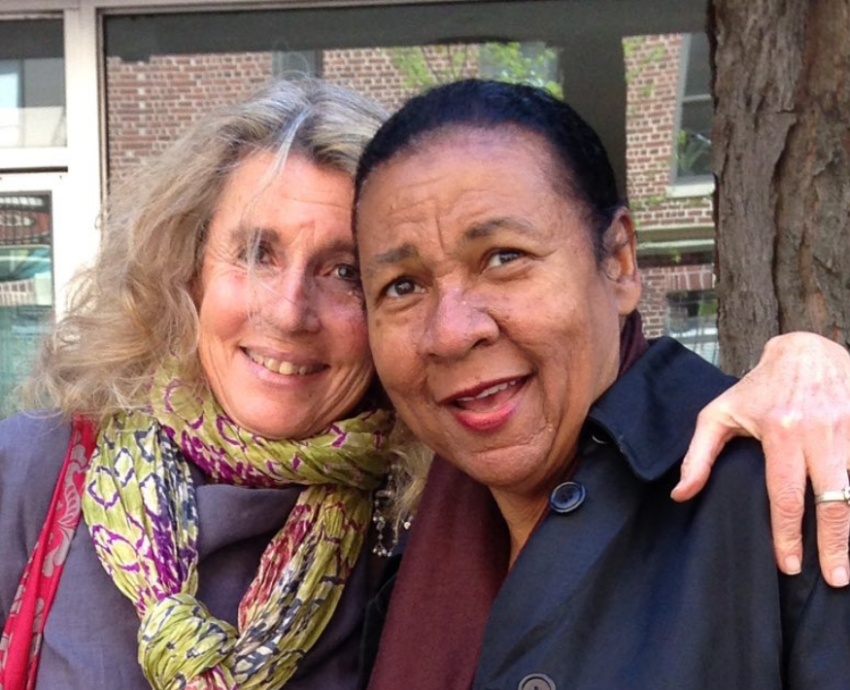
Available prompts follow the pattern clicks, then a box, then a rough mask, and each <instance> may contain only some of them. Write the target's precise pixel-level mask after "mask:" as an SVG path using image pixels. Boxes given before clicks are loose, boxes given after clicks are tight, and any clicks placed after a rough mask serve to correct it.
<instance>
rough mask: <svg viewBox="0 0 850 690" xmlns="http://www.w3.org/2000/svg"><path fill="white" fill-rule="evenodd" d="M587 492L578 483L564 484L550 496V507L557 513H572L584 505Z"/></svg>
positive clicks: (556, 488)
mask: <svg viewBox="0 0 850 690" xmlns="http://www.w3.org/2000/svg"><path fill="white" fill-rule="evenodd" d="M586 495H587V491H585V488H584V486H583V485H582V484H579V483H578V482H564V483H563V484H559V485H558V486H556V487H555V489H554V490H553V491H552V493H551V494H549V507H550V508H551V509H552V510H554V511H555V512H556V513H572V512H573V511H574V510H575V509H576V508H578V507H579V506H580V505H581V504H582V503H584V498H585V496H586Z"/></svg>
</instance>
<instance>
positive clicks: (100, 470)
mask: <svg viewBox="0 0 850 690" xmlns="http://www.w3.org/2000/svg"><path fill="white" fill-rule="evenodd" d="M391 426H392V417H391V415H390V413H389V412H386V411H373V412H367V413H364V414H360V415H358V416H356V417H353V418H351V419H347V420H344V421H340V422H337V423H335V424H333V425H331V426H330V427H329V428H328V429H326V430H325V431H323V432H321V433H320V434H318V435H316V436H314V437H312V438H309V439H301V440H297V441H273V440H268V439H265V438H261V437H259V436H257V435H255V434H253V433H251V432H249V431H247V430H246V429H243V428H240V427H239V426H238V425H237V424H236V423H235V422H234V421H233V420H231V419H230V418H229V417H227V415H225V413H224V412H223V411H222V410H221V408H220V407H219V406H218V404H217V403H216V402H215V400H214V398H213V396H212V395H211V394H204V395H200V396H199V395H197V394H196V393H194V392H193V391H191V390H190V389H189V388H188V387H187V386H185V385H183V384H182V383H181V381H180V379H179V378H178V377H176V376H174V375H172V374H169V373H168V372H167V371H163V372H161V373H160V374H159V376H158V378H157V381H156V383H155V385H154V386H153V394H152V403H151V409H150V410H149V412H147V413H146V412H129V413H124V414H119V415H116V416H115V417H114V418H113V419H112V420H111V421H110V422H109V423H108V424H106V425H105V426H104V427H103V428H102V429H101V431H100V436H99V438H98V446H97V449H96V450H95V452H94V454H93V457H92V461H91V464H90V466H89V469H88V474H87V477H86V486H85V492H84V495H83V499H82V501H83V514H84V517H85V521H86V523H87V524H88V527H89V532H90V534H91V537H92V540H93V542H94V545H95V550H96V552H97V555H98V558H99V559H100V561H101V563H102V564H103V566H104V568H105V569H106V571H107V573H109V575H110V577H111V578H112V579H113V581H114V582H115V584H116V586H117V587H118V588H119V590H120V591H121V592H122V593H123V594H124V595H125V596H126V597H128V598H129V599H130V600H131V601H132V602H133V604H134V606H135V607H136V611H137V612H138V614H139V618H140V619H141V625H140V628H139V663H140V664H141V666H142V669H143V671H144V673H145V677H146V678H147V679H148V682H150V684H151V686H152V687H153V688H155V689H156V690H176V689H177V688H190V689H194V690H222V689H225V688H226V689H228V690H230V689H233V688H240V689H241V690H250V689H254V688H258V689H259V688H262V689H266V688H280V687H281V686H283V685H284V684H285V683H286V681H287V680H288V679H289V678H290V677H291V676H292V674H293V673H294V672H295V670H296V668H297V666H298V663H299V661H300V659H301V658H302V657H303V656H304V654H305V653H306V652H307V651H308V650H309V649H310V648H311V647H312V646H313V644H314V643H315V642H316V640H317V639H318V637H319V636H320V635H321V633H322V631H323V630H324V628H325V626H326V625H327V623H328V621H329V620H330V618H331V616H332V615H333V612H334V609H335V608H336V605H337V602H338V601H339V598H340V595H341V594H342V590H343V587H344V586H345V582H346V578H347V577H348V575H349V573H350V572H351V570H352V568H353V567H354V564H355V562H356V561H357V558H358V555H359V554H360V551H361V547H362V545H363V541H364V538H365V534H366V531H367V528H368V525H369V521H370V517H371V491H372V490H373V489H374V488H375V487H376V486H377V485H378V484H379V483H380V481H381V479H382V477H383V474H384V472H385V470H386V468H387V464H388V453H387V450H386V448H385V447H384V443H383V441H384V438H385V436H386V434H387V433H388V432H389V430H390V428H391ZM187 460H188V461H189V462H192V463H194V464H195V465H197V466H198V467H199V468H200V469H201V470H202V471H203V472H204V473H205V474H206V475H207V476H208V477H209V478H210V479H211V480H212V481H216V482H222V483H228V484H239V485H245V486H252V487H283V486H291V485H293V484H300V485H306V487H307V488H305V489H304V490H303V491H302V492H301V494H300V497H299V499H298V502H297V503H296V505H295V507H294V508H293V509H292V512H291V513H290V515H289V518H288V519H287V522H286V524H285V525H284V526H283V528H282V529H281V530H280V532H279V533H278V534H277V535H276V536H275V537H274V539H273V540H272V541H271V543H270V544H269V546H268V547H267V548H266V550H265V552H264V554H263V556H262V559H261V562H260V566H259V569H258V571H257V574H256V577H255V579H254V581H253V583H252V584H251V586H250V587H249V589H248V592H247V593H246V594H245V596H244V598H243V599H242V602H241V604H240V607H239V615H238V629H234V627H233V626H231V625H230V624H229V623H227V622H225V621H222V620H219V619H217V618H214V617H212V616H211V614H210V613H209V611H208V610H207V609H206V607H205V606H204V605H203V604H202V603H201V602H200V601H198V600H197V599H196V598H195V593H196V592H197V586H198V572H197V563H198V551H197V542H198V514H197V505H196V501H195V491H194V487H193V484H192V477H191V474H190V472H189V465H188V462H187Z"/></svg>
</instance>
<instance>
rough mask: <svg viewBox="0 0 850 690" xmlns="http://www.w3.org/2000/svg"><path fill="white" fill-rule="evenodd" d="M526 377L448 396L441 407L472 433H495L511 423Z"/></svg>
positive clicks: (492, 383)
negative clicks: (507, 423) (446, 407)
mask: <svg viewBox="0 0 850 690" xmlns="http://www.w3.org/2000/svg"><path fill="white" fill-rule="evenodd" d="M528 378H529V377H528V376H520V377H517V378H513V379H508V380H502V381H496V382H487V383H484V384H482V385H481V386H476V387H475V388H473V389H470V390H467V391H463V392H462V393H460V394H457V395H454V396H451V397H450V398H448V399H447V400H445V401H444V403H447V404H448V406H449V409H450V410H451V411H452V413H453V414H454V416H455V418H456V419H457V420H458V422H460V423H461V424H462V425H463V426H465V427H466V428H468V429H470V430H472V431H494V430H495V429H497V428H499V427H500V426H502V425H503V424H504V423H505V422H507V421H508V419H510V417H511V416H512V415H513V413H514V411H515V410H516V408H517V406H518V405H519V392H520V391H521V390H522V388H523V385H524V384H525V382H526V381H527V380H528Z"/></svg>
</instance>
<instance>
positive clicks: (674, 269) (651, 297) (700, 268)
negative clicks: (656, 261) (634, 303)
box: [639, 263, 714, 338]
mask: <svg viewBox="0 0 850 690" xmlns="http://www.w3.org/2000/svg"><path fill="white" fill-rule="evenodd" d="M641 279H642V280H643V296H642V297H641V302H640V305H639V309H640V312H641V316H643V326H644V332H645V333H646V335H647V337H648V338H655V337H657V336H659V335H662V334H663V333H664V330H665V325H666V316H667V294H668V293H670V292H677V291H680V290H711V289H713V288H714V266H713V265H712V264H705V263H702V264H686V265H682V266H653V267H650V268H644V269H642V270H641Z"/></svg>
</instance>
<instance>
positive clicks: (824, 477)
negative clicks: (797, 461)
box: [806, 427, 850, 587]
mask: <svg viewBox="0 0 850 690" xmlns="http://www.w3.org/2000/svg"><path fill="white" fill-rule="evenodd" d="M834 430H835V432H836V433H828V432H824V435H825V438H824V439H823V443H825V444H828V447H829V448H830V450H831V452H830V451H827V450H824V451H823V452H822V454H820V455H815V456H809V454H808V452H807V453H806V455H807V460H809V462H808V465H809V473H810V475H811V480H812V488H813V490H814V493H815V496H817V495H818V494H821V493H824V492H825V491H841V490H842V489H843V488H844V487H845V486H847V482H848V479H847V461H848V458H849V457H850V435H848V434H844V433H843V429H841V428H840V427H839V428H835V429H834ZM814 460H818V462H814ZM815 511H816V513H817V540H818V558H819V560H820V567H821V572H822V573H823V577H824V579H825V580H826V581H827V582H828V583H829V584H831V585H832V586H833V587H844V586H846V585H847V584H848V583H850V561H848V557H847V545H848V541H850V506H848V505H847V504H846V503H844V502H840V501H836V502H829V503H820V504H818V505H817V506H816V507H815Z"/></svg>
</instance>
